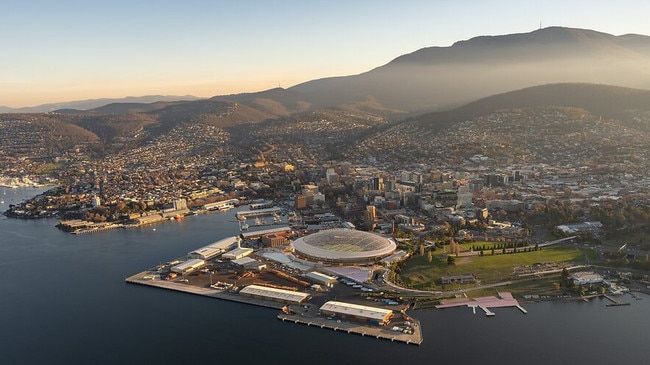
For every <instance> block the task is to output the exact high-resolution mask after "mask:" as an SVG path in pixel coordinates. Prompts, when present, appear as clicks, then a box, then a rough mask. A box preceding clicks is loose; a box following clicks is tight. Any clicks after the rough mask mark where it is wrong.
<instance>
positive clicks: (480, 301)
mask: <svg viewBox="0 0 650 365" xmlns="http://www.w3.org/2000/svg"><path fill="white" fill-rule="evenodd" d="M498 295H499V296H498V297H494V296H489V297H480V298H474V299H472V298H453V299H443V300H441V301H440V304H438V305H436V308H438V309H442V308H451V307H470V308H472V312H473V313H474V314H476V308H477V307H478V308H480V309H481V310H482V311H483V312H484V313H485V315H486V316H488V317H493V316H494V315H495V313H494V312H492V311H491V310H490V308H503V307H515V308H517V309H519V310H520V311H521V312H522V313H524V314H527V313H528V311H526V309H524V308H523V307H522V306H521V305H520V304H519V302H518V301H517V300H516V299H515V298H514V297H513V296H512V294H511V293H510V292H499V293H498Z"/></svg>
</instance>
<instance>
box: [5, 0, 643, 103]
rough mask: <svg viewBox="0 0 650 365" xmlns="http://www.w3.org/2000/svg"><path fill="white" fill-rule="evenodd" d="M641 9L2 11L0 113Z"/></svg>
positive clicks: (295, 78) (214, 88)
mask: <svg viewBox="0 0 650 365" xmlns="http://www.w3.org/2000/svg"><path fill="white" fill-rule="evenodd" d="M648 8H650V5H648V4H645V3H642V2H640V1H626V2H624V3H621V4H619V3H611V2H605V1H592V2H586V1H571V2H559V1H547V2H543V3H542V2H539V3H532V2H531V3H526V4H521V3H519V2H515V1H498V2H491V3H489V4H484V3H480V2H475V1H466V2H463V3H458V4H445V3H437V2H430V1H411V2H408V3H407V4H397V3H395V2H389V1H355V2H353V3H346V2H339V1H334V2H332V1H328V2H321V1H314V2H294V1H284V2H281V3H280V4H272V3H267V2H262V1H242V2H236V3H235V2H233V3H230V2H222V1H216V2H212V1H210V2H204V1H189V2H183V3H177V2H173V1H156V2H152V1H139V2H137V3H129V2H126V1H122V0H120V1H113V2H110V3H105V2H96V1H85V2H82V1H61V2H56V3H51V2H45V1H40V0H38V1H31V2H11V3H10V4H4V5H3V12H4V13H5V14H6V18H5V20H4V21H3V24H2V25H0V32H2V34H3V36H2V37H0V47H2V48H3V49H4V50H5V52H6V54H7V55H10V56H9V57H3V58H2V59H1V60H0V69H2V70H3V72H2V73H0V84H2V85H3V88H2V89H1V90H2V91H0V105H3V106H9V107H26V106H34V105H38V104H43V103H50V102H64V101H71V100H83V99H94V98H119V97H126V96H141V95H156V94H160V95H195V96H199V97H209V96H214V95H226V94H234V93H242V92H255V91H261V90H265V89H270V88H274V87H278V86H280V87H284V88H287V87H291V86H293V85H296V84H299V83H302V82H306V81H309V80H312V79H319V78H327V77H335V76H347V75H354V74H359V73H363V72H366V71H370V70H371V69H373V68H376V67H379V66H381V65H384V64H386V63H388V62H390V61H391V60H392V59H394V58H396V57H398V56H400V55H402V54H407V53H411V52H414V51H416V50H418V49H421V48H425V47H433V46H440V47H447V46H450V45H452V44H453V43H454V42H457V41H460V40H465V39H469V38H472V37H475V36H480V35H501V34H511V33H524V32H530V31H532V30H535V29H538V28H539V27H547V26H565V27H571V28H584V29H593V30H596V31H600V32H605V33H610V34H613V35H622V34H627V33H637V34H644V35H650V25H648V24H647V21H646V20H645V19H644V15H645V14H646V13H647V11H644V10H650V9H648Z"/></svg>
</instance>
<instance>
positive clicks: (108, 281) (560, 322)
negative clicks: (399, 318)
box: [0, 189, 650, 364]
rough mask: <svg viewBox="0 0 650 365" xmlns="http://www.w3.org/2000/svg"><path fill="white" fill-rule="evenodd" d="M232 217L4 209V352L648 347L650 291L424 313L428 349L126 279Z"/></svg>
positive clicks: (383, 356) (491, 353)
mask: <svg viewBox="0 0 650 365" xmlns="http://www.w3.org/2000/svg"><path fill="white" fill-rule="evenodd" d="M12 190H17V191H19V193H23V194H25V193H29V192H30V191H33V190H28V189H12ZM8 193H9V192H8ZM234 221H235V211H234V210H230V211H228V212H223V213H215V214H206V215H199V216H193V217H188V218H187V219H185V220H182V221H168V222H164V223H161V224H159V225H155V226H150V227H143V228H138V229H132V230H112V231H106V232H101V233H97V234H92V235H70V234H66V233H64V232H62V231H59V230H58V229H57V228H55V227H54V225H55V224H56V221H54V220H16V219H8V218H5V217H1V218H0V274H1V277H0V291H1V292H2V300H1V301H0V331H2V332H1V333H2V339H3V340H2V341H0V353H2V354H3V362H6V363H8V364H43V363H48V364H58V363H66V364H77V363H78V364H81V363H95V364H100V363H106V364H114V363H118V362H120V363H158V364H168V363H176V362H183V363H187V362H205V361H207V362H208V363H214V362H218V363H246V364H247V363H252V362H256V361H271V362H272V363H279V362H283V363H286V364H297V363H304V362H305V361H308V362H310V363H314V364H321V363H322V364H327V363H329V364H331V363H358V364H366V363H386V362H388V363H391V362H399V361H404V360H405V359H408V360H409V361H421V362H423V363H424V362H425V361H427V362H430V361H443V362H446V361H456V362H459V363H463V364H468V363H471V362H474V361H476V362H481V363H484V362H485V361H488V362H490V363H491V362H499V363H501V364H515V363H521V362H526V363H529V364H547V363H549V362H560V363H568V362H574V363H590V364H606V363H613V362H622V363H630V364H641V363H645V360H646V359H647V358H649V357H650V349H648V348H647V341H646V340H645V334H646V333H647V326H648V324H649V323H650V297H648V296H641V297H642V298H643V300H634V299H632V298H630V297H629V296H624V297H622V298H623V299H624V300H625V301H629V302H631V304H632V305H630V306H624V307H614V308H612V307H609V308H608V307H606V304H607V303H608V301H607V300H604V299H595V300H592V301H590V302H572V303H561V302H545V303H526V304H525V307H526V309H527V310H528V314H526V315H523V314H522V313H521V312H519V311H518V310H514V309H512V308H502V309H500V308H497V309H494V310H493V311H494V312H496V313H497V315H496V316H495V317H493V318H488V317H485V316H483V315H481V314H477V315H472V311H471V310H470V309H468V308H449V309H445V310H433V309H431V310H421V311H414V312H412V313H411V314H412V315H413V316H414V317H416V318H418V319H419V320H420V321H421V324H422V331H423V337H424V339H425V342H424V343H423V345H422V346H419V347H418V346H407V345H398V344H393V343H390V341H384V340H377V339H374V338H367V337H362V336H357V335H348V334H343V333H339V332H335V331H331V330H326V329H320V328H315V327H308V326H303V325H297V324H292V323H283V322H282V321H280V320H278V319H277V318H276V315H277V313H278V311H277V310H275V309H267V308H261V307H256V306H251V305H244V304H240V303H233V302H227V301H221V300H216V299H211V298H205V297H200V296H194V295H187V294H184V293H178V292H173V291H167V290H160V289H155V288H146V287H140V286H135V285H128V284H126V283H125V282H124V279H125V277H127V276H130V275H133V274H135V273H137V272H139V271H141V270H142V268H144V267H151V266H154V265H156V264H158V263H159V262H164V261H167V260H169V259H170V258H173V257H179V256H182V255H184V254H186V253H187V252H189V251H191V250H193V249H195V248H197V247H200V246H202V245H205V244H207V243H210V242H213V241H215V240H217V239H219V238H222V237H225V236H231V235H234V234H236V233H237V224H236V222H234ZM154 228H155V230H154ZM342 359H344V360H342Z"/></svg>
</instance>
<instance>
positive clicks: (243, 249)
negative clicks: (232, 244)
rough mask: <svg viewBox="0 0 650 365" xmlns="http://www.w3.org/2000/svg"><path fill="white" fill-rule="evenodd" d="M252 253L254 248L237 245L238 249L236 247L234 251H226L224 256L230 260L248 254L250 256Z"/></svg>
mask: <svg viewBox="0 0 650 365" xmlns="http://www.w3.org/2000/svg"><path fill="white" fill-rule="evenodd" d="M252 253H253V249H252V248H248V247H237V248H236V249H234V250H232V251H228V252H226V253H224V254H223V258H224V259H228V260H238V259H241V258H242V257H246V256H248V255H250V254H252Z"/></svg>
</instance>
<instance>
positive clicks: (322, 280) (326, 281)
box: [305, 271, 336, 286]
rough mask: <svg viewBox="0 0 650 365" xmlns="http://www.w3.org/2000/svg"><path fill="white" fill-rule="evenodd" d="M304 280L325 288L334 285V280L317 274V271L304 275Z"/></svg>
mask: <svg viewBox="0 0 650 365" xmlns="http://www.w3.org/2000/svg"><path fill="white" fill-rule="evenodd" d="M305 278H306V279H307V280H309V281H311V282H313V283H316V284H322V285H327V286H332V284H334V283H336V278H333V277H331V276H329V275H325V274H323V273H319V272H318V271H312V272H310V273H307V275H305Z"/></svg>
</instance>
